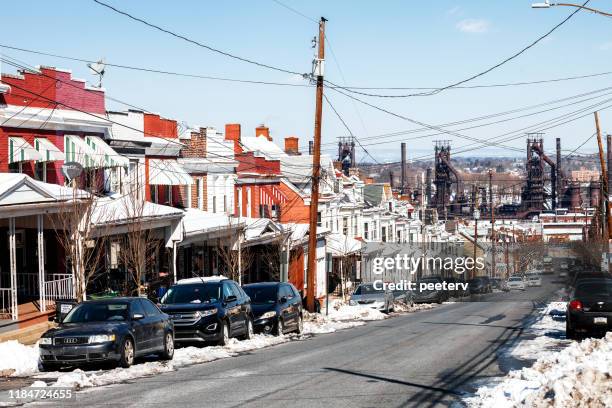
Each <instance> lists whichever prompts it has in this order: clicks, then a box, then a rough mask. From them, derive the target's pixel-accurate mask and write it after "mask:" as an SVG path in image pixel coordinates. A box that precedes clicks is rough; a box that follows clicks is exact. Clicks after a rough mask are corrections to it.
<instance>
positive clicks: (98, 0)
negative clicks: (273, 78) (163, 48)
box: [93, 0, 303, 75]
mask: <svg viewBox="0 0 612 408" xmlns="http://www.w3.org/2000/svg"><path fill="white" fill-rule="evenodd" d="M93 2H94V3H96V4H99V5H100V6H103V7H106V8H108V9H110V10H112V11H114V12H115V13H118V14H121V15H123V16H125V17H128V18H130V19H132V20H134V21H137V22H139V23H142V24H144V25H146V26H148V27H151V28H154V29H156V30H158V31H161V32H162V33H166V34H169V35H171V36H173V37H176V38H178V39H181V40H183V41H186V42H188V43H190V44H193V45H196V46H198V47H200V48H204V49H207V50H209V51H212V52H215V53H217V54H221V55H223V56H226V57H228V58H233V59H235V60H238V61H242V62H246V63H248V64H252V65H256V66H259V67H262V68H267V69H271V70H274V71H278V72H284V73H285V74H293V75H303V74H302V73H300V72H296V71H291V70H289V69H285V68H280V67H275V66H273V65H268V64H264V63H262V62H257V61H254V60H251V59H248V58H244V57H240V56H238V55H235V54H231V53H229V52H227V51H223V50H220V49H218V48H214V47H211V46H210V45H207V44H204V43H201V42H200V41H197V40H193V39H191V38H188V37H186V36H184V35H182V34H178V33H176V32H174V31H171V30H168V29H166V28H163V27H160V26H158V25H156V24H153V23H151V22H148V21H146V20H144V19H142V18H140V17H136V16H134V15H132V14H130V13H127V12H125V11H122V10H119V9H118V8H116V7H113V6H111V5H110V4H107V3H104V2H102V1H100V0H93Z"/></svg>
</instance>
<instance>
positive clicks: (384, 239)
mask: <svg viewBox="0 0 612 408" xmlns="http://www.w3.org/2000/svg"><path fill="white" fill-rule="evenodd" d="M382 242H387V227H382Z"/></svg>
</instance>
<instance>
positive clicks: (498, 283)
mask: <svg viewBox="0 0 612 408" xmlns="http://www.w3.org/2000/svg"><path fill="white" fill-rule="evenodd" d="M491 287H492V288H493V289H497V290H503V291H504V292H507V291H508V290H509V289H508V283H507V282H506V280H505V279H502V278H491Z"/></svg>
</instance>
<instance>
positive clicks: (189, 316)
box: [161, 276, 253, 345]
mask: <svg viewBox="0 0 612 408" xmlns="http://www.w3.org/2000/svg"><path fill="white" fill-rule="evenodd" d="M161 309H162V310H163V311H164V312H165V313H167V314H168V315H170V317H171V318H172V321H173V322H174V329H175V340H176V342H177V343H186V342H199V343H208V342H212V343H216V344H218V345H226V344H227V343H228V341H229V339H230V337H242V338H246V339H249V338H251V337H252V336H253V313H252V311H251V300H250V299H249V297H248V296H247V294H246V293H244V291H243V290H242V288H241V287H240V286H238V284H237V283H236V282H234V281H233V280H231V279H228V278H226V277H224V276H212V277H207V278H189V279H182V280H180V281H178V282H177V284H176V285H173V286H171V287H170V288H169V289H168V292H166V294H165V295H164V297H162V299H161Z"/></svg>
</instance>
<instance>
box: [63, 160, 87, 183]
mask: <svg viewBox="0 0 612 408" xmlns="http://www.w3.org/2000/svg"><path fill="white" fill-rule="evenodd" d="M62 173H64V176H65V177H66V178H67V179H68V180H69V181H71V180H74V179H75V178H77V177H79V176H80V175H81V174H82V173H83V166H82V165H81V164H80V163H77V162H67V163H64V164H63V165H62Z"/></svg>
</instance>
